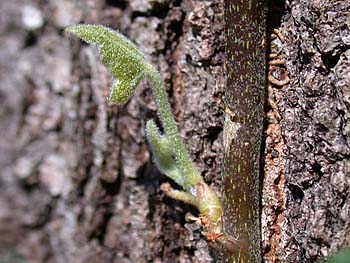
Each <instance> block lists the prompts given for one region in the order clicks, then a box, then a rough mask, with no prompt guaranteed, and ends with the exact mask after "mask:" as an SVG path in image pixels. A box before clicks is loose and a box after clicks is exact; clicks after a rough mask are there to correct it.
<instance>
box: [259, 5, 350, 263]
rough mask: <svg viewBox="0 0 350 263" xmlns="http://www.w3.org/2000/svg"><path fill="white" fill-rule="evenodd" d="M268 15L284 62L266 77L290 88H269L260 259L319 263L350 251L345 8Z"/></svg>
mask: <svg viewBox="0 0 350 263" xmlns="http://www.w3.org/2000/svg"><path fill="white" fill-rule="evenodd" d="M270 11H271V13H270V15H269V19H271V24H270V25H271V26H272V27H274V28H278V29H279V31H280V33H281V36H282V37H280V38H278V37H277V38H275V40H273V42H272V44H271V50H272V53H275V54H276V53H277V54H279V58H280V59H285V60H286V62H285V64H284V65H277V66H274V67H273V68H271V71H270V73H269V74H270V75H273V76H274V77H275V78H276V79H279V80H282V81H284V80H285V79H286V78H287V77H288V76H289V78H290V80H291V81H290V83H289V84H287V85H284V86H276V85H273V86H270V88H269V98H268V104H269V107H270V110H269V112H268V114H267V116H268V122H269V123H268V128H267V132H266V133H267V139H266V153H265V181H264V190H263V193H264V198H263V215H262V227H263V249H264V251H263V252H264V258H265V261H266V262H318V261H319V260H320V259H321V258H324V257H327V256H328V255H330V254H332V253H335V252H336V251H337V250H338V249H339V248H340V247H342V246H349V245H350V235H349V233H350V231H349V229H350V201H349V200H350V195H349V188H350V160H349V156H350V155H349V153H350V143H349V142H350V129H349V123H350V122H349V118H350V25H349V21H350V15H349V14H350V12H349V11H350V2H349V1H330V0H329V1H318V0H317V1H316V0H313V1H300V0H298V1H289V3H287V4H286V5H285V6H284V5H283V4H282V5H281V6H279V5H276V2H275V3H274V5H273V6H272V8H271V10H270ZM276 18H277V20H276ZM279 18H281V19H280V21H278V20H279Z"/></svg>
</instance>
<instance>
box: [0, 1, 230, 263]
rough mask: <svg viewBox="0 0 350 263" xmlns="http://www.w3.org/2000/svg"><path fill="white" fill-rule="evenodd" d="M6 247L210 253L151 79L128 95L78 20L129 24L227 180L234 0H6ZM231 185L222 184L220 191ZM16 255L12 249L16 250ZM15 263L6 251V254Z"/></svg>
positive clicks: (133, 256) (19, 255)
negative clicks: (173, 178)
mask: <svg viewBox="0 0 350 263" xmlns="http://www.w3.org/2000/svg"><path fill="white" fill-rule="evenodd" d="M0 5H1V6H0V10H1V15H0V17H1V23H0V24H1V28H0V32H1V41H0V45H1V51H0V56H1V71H0V74H1V102H2V107H1V124H0V129H1V135H2V136H1V141H0V142H1V158H0V162H1V168H2V169H1V170H2V171H1V177H0V188H1V191H0V201H1V211H0V224H1V231H0V233H1V234H0V247H1V251H0V258H3V259H4V260H7V259H8V260H9V261H8V262H22V261H21V260H25V262H35V263H38V262H74V263H78V262H118V263H121V262H133V263H134V262H210V261H212V260H213V255H211V253H210V251H209V249H208V246H207V244H206V242H205V241H204V239H203V238H202V237H201V236H200V231H199V229H198V227H197V226H196V225H195V224H192V223H191V224H190V223H186V222H185V221H184V216H185V214H186V212H189V211H191V212H192V213H194V214H195V213H196V211H195V210H194V209H193V208H191V207H189V206H186V205H184V204H182V203H180V202H175V201H173V200H170V199H167V198H166V197H164V195H163V194H162V193H161V191H160V190H159V184H160V183H161V182H165V181H166V180H167V179H166V178H165V177H164V176H163V175H161V174H160V173H159V172H158V171H157V169H156V167H155V166H154V164H153V162H152V157H151V154H150V153H149V150H148V146H147V143H146V142H145V138H144V126H145V122H146V120H147V119H148V118H157V114H156V109H155V103H154V100H153V98H152V95H151V92H150V89H149V87H148V83H147V81H143V82H142V83H141V85H140V87H139V89H138V90H137V91H136V94H135V96H134V97H133V98H132V99H131V100H130V101H129V103H128V104H127V105H125V106H112V107H109V106H108V103H107V101H106V96H107V95H108V90H109V86H110V84H111V76H110V74H109V73H108V72H106V70H105V69H104V67H103V65H102V64H101V61H100V59H99V57H98V54H97V51H96V49H95V48H94V47H90V46H87V45H85V44H83V43H81V42H79V41H78V40H77V39H73V38H72V37H68V36H67V35H65V34H63V33H62V29H63V28H64V27H65V26H68V25H71V24H76V23H79V22H84V23H94V24H104V25H110V26H111V27H113V28H114V29H119V30H120V31H121V32H122V33H124V34H126V35H128V36H129V37H130V38H131V40H133V41H134V42H135V43H136V44H137V45H138V46H140V48H141V49H142V50H143V51H144V52H145V53H146V54H147V56H148V57H149V59H150V60H151V62H152V63H153V64H154V65H155V66H157V67H158V68H159V70H160V71H161V74H162V77H163V78H164V81H165V83H166V88H167V91H168V93H169V95H170V97H171V103H172V106H173V111H174V113H175V116H176V120H177V121H178V123H179V127H180V131H181V133H182V136H183V137H184V139H185V142H186V146H187V149H188V150H189V152H190V155H191V157H192V158H193V159H194V162H195V163H196V164H197V167H198V168H199V170H200V172H201V173H202V175H203V176H204V177H205V179H206V181H207V182H211V183H212V185H213V186H214V187H215V188H216V189H217V190H218V189H219V178H220V172H218V171H220V169H219V167H220V163H221V161H220V154H219V153H220V152H221V145H222V143H221V132H222V125H221V115H222V103H221V100H222V98H221V97H222V92H223V88H224V87H223V85H224V81H223V67H222V64H223V62H224V59H223V58H224V45H225V43H224V30H223V28H224V24H223V3H222V1H192V0H183V1H160V0H159V1H136V0H135V1H130V2H124V1H106V2H104V1H97V0H96V1H78V0H76V1H65V0H62V1H44V2H42V1H34V0H33V1H24V0H14V1H1V3H0ZM218 192H219V191H218ZM9 258H10V259H9ZM6 262H7V261H6Z"/></svg>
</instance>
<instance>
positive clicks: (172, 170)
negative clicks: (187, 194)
mask: <svg viewBox="0 0 350 263" xmlns="http://www.w3.org/2000/svg"><path fill="white" fill-rule="evenodd" d="M146 137H147V140H148V142H149V144H150V146H151V148H152V152H153V155H154V159H155V162H156V164H157V167H158V168H159V170H160V171H161V172H162V173H164V174H165V175H166V176H168V177H169V178H171V179H173V180H174V181H175V182H176V183H177V184H178V185H180V186H183V184H184V180H183V176H182V173H181V171H180V169H179V168H178V167H177V164H176V161H175V159H174V157H173V155H172V150H171V144H170V142H169V139H168V138H167V137H166V135H162V134H161V133H160V132H159V129H158V127H157V125H156V124H155V123H154V121H153V120H149V121H147V125H146Z"/></svg>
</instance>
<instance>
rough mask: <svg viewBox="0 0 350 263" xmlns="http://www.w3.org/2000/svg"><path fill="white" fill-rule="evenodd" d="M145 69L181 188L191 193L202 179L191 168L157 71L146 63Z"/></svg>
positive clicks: (194, 169) (195, 170) (192, 167)
mask: <svg viewBox="0 0 350 263" xmlns="http://www.w3.org/2000/svg"><path fill="white" fill-rule="evenodd" d="M145 68H146V75H147V77H148V78H149V80H150V81H151V87H152V91H153V94H154V97H155V98H156V103H157V106H158V112H159V115H160V119H161V121H162V124H163V128H164V130H165V133H166V135H167V136H168V139H169V142H170V143H171V145H172V147H173V149H172V151H173V154H174V156H175V159H176V161H177V162H178V164H179V166H180V168H181V170H182V172H183V174H184V175H185V176H184V185H183V187H184V188H185V189H186V190H188V191H191V189H192V188H193V187H194V185H195V184H196V183H198V182H202V181H203V179H202V177H201V175H200V174H199V172H198V171H197V169H196V168H195V167H194V166H193V163H192V162H191V160H190V157H189V155H188V154H187V151H186V149H185V146H184V144H183V142H182V139H181V137H180V134H179V132H178V129H177V126H176V123H175V120H174V117H173V115H172V114H171V108H170V104H169V101H168V96H167V94H166V92H165V89H164V84H163V81H162V79H161V77H160V75H159V73H158V71H157V70H156V69H155V68H154V67H153V66H151V65H150V64H148V63H147V64H146V65H145Z"/></svg>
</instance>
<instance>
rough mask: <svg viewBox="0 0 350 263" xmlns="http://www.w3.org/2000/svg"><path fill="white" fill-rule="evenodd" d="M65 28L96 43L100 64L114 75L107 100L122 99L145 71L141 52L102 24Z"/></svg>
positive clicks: (121, 102)
mask: <svg viewBox="0 0 350 263" xmlns="http://www.w3.org/2000/svg"><path fill="white" fill-rule="evenodd" d="M66 32H68V33H71V34H73V35H75V36H77V37H79V38H81V39H82V40H84V41H86V42H87V43H89V44H95V45H96V46H97V47H98V50H99V53H100V56H101V58H102V62H103V64H104V65H105V66H106V68H107V69H108V70H109V71H110V72H111V74H112V75H113V77H114V78H115V80H114V82H113V85H112V87H111V91H110V96H109V101H110V103H111V104H124V103H126V102H127V101H128V99H129V98H130V97H131V96H132V95H133V93H134V91H135V89H136V87H137V85H138V83H139V82H140V80H141V79H142V78H143V77H144V75H145V65H146V63H147V62H146V60H145V58H144V56H143V54H142V53H141V52H140V51H139V50H138V49H137V47H136V46H135V45H134V44H133V43H132V42H130V41H129V40H128V39H126V38H125V37H124V36H123V35H122V34H120V33H118V32H116V31H114V30H112V29H110V28H107V27H104V26H100V25H76V26H71V27H68V28H66Z"/></svg>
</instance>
